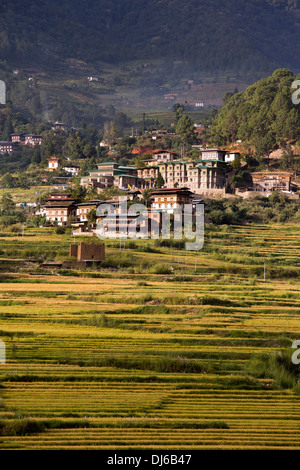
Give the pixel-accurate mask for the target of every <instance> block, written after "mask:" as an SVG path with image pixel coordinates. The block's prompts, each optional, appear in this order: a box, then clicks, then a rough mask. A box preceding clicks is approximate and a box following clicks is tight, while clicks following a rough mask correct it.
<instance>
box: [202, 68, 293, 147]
mask: <svg viewBox="0 0 300 470" xmlns="http://www.w3.org/2000/svg"><path fill="white" fill-rule="evenodd" d="M296 78H297V77H296V76H295V75H294V74H293V73H292V72H291V71H290V70H288V69H279V70H276V71H275V72H273V74H272V75H271V76H270V77H267V78H263V79H261V80H259V81H258V82H256V83H254V84H253V85H251V86H249V87H248V88H247V89H246V91H245V92H239V93H235V94H230V93H228V94H227V96H226V97H225V104H224V106H223V107H222V109H221V111H220V113H219V114H218V115H217V116H216V118H215V119H214V121H213V123H212V126H211V128H210V134H211V139H212V141H214V142H215V143H216V144H218V145H222V144H223V145H226V144H230V143H233V142H235V141H236V140H242V141H244V142H250V143H251V144H254V145H255V148H256V150H257V151H258V152H261V154H264V153H267V152H268V151H270V150H271V149H272V148H273V147H274V146H275V145H276V144H278V143H282V142H284V141H286V140H291V139H298V138H299V136H300V108H299V105H295V104H293V102H292V91H293V90H292V88H291V85H292V83H293V81H294V80H296Z"/></svg>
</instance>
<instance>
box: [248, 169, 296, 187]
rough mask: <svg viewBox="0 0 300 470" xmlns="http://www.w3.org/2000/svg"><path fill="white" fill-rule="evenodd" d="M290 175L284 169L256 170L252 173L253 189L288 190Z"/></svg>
mask: <svg viewBox="0 0 300 470" xmlns="http://www.w3.org/2000/svg"><path fill="white" fill-rule="evenodd" d="M291 179H292V175H291V173H289V172H286V171H257V172H254V173H252V183H253V190H254V191H290V190H291Z"/></svg>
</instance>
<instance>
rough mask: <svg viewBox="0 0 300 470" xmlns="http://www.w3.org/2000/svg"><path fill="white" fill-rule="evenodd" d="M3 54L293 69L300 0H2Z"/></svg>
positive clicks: (28, 59) (38, 60)
mask: <svg viewBox="0 0 300 470" xmlns="http://www.w3.org/2000/svg"><path fill="white" fill-rule="evenodd" d="M1 10H2V11H1V17H0V60H1V59H2V60H7V61H8V63H10V64H20V62H22V63H26V64H28V63H30V65H37V66H41V65H43V66H49V67H51V66H53V65H54V64H57V63H59V62H61V61H62V60H65V59H66V58H67V57H75V58H78V59H82V60H86V61H88V62H89V63H97V61H99V60H104V61H108V62H113V63H118V62H120V61H122V62H123V61H128V60H129V61H132V60H135V59H142V60H151V59H156V58H165V59H166V60H167V61H169V62H168V63H169V64H172V63H173V61H174V60H183V59H185V60H187V61H188V62H189V66H190V67H191V70H194V71H201V70H208V71H210V72H215V71H224V70H229V71H233V72H235V73H236V74H239V75H240V76H245V75H247V74H249V73H250V74H252V76H259V75H262V74H267V73H270V72H272V71H273V70H274V69H275V68H278V67H288V68H291V69H292V70H294V71H298V69H299V63H298V60H297V59H298V58H297V46H298V44H299V42H300V6H299V0H251V1H247V0H226V2H224V1H220V0H206V1H201V0H189V1H188V2H183V1H182V0H85V1H84V2H82V1H78V0H64V1H61V0H51V1H47V0H30V1H28V0H25V1H24V0H6V1H5V2H3V3H2V5H1Z"/></svg>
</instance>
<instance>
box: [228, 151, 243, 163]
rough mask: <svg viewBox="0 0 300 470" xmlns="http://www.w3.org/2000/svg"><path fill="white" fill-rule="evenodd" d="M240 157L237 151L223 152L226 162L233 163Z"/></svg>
mask: <svg viewBox="0 0 300 470" xmlns="http://www.w3.org/2000/svg"><path fill="white" fill-rule="evenodd" d="M239 157H240V153H239V152H229V153H226V154H225V162H226V163H233V162H235V161H236V160H238V159H239Z"/></svg>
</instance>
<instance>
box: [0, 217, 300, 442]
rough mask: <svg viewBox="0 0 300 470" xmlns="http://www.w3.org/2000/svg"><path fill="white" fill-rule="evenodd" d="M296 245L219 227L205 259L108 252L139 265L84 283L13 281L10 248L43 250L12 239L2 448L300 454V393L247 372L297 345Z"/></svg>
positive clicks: (299, 287)
mask: <svg viewBox="0 0 300 470" xmlns="http://www.w3.org/2000/svg"><path fill="white" fill-rule="evenodd" d="M299 234H300V226H247V227H231V228H230V227H222V228H220V227H217V228H211V229H207V233H206V239H205V246H204V249H203V250H202V251H201V252H199V253H197V254H195V253H193V252H186V251H185V250H174V249H170V248H168V247H157V246H156V250H155V249H154V250H153V251H151V250H149V251H148V252H147V251H142V250H141V247H142V246H143V244H144V245H145V244H146V243H148V244H149V243H152V241H151V242H145V241H144V242H137V246H136V247H133V248H128V247H127V248H125V250H124V249H123V250H122V252H120V249H119V247H118V244H117V243H115V244H114V243H108V244H107V256H115V257H116V258H118V257H120V258H121V257H123V258H124V251H125V254H126V255H127V256H128V257H129V258H130V259H131V264H129V265H127V266H120V267H119V268H116V267H114V268H109V267H106V268H101V269H100V271H95V270H94V271H93V270H90V271H88V272H79V273H77V275H76V276H75V275H73V274H74V273H73V274H72V272H71V273H61V274H60V275H58V274H57V273H56V272H53V273H44V274H42V273H41V272H40V271H39V270H34V269H33V268H32V270H31V271H30V269H29V270H28V269H27V270H26V269H25V268H24V269H20V271H19V272H18V271H16V270H15V271H14V272H9V271H8V269H7V264H6V260H7V258H8V257H7V256H6V253H5V250H9V249H11V247H12V246H13V248H14V250H15V253H16V256H15V257H16V258H18V250H20V253H21V250H23V249H24V246H25V247H27V249H31V244H32V243H35V245H36V246H40V247H41V250H42V249H43V246H44V249H46V248H45V247H46V245H47V243H46V241H45V242H44V241H43V239H42V238H41V237H40V236H39V237H38V241H37V242H35V241H34V240H35V238H34V234H33V235H32V237H31V236H28V237H27V238H26V237H25V239H24V240H16V239H13V238H12V237H7V238H5V237H3V250H4V253H3V255H2V263H1V262H0V268H1V273H0V278H1V283H0V339H1V340H2V341H4V342H5V345H6V364H0V385H1V388H0V397H1V398H0V431H1V423H2V424H3V423H4V424H5V425H6V426H8V427H9V425H10V424H11V428H10V431H6V432H4V431H3V432H2V433H0V448H1V449H3V450H4V449H35V450H37V449H41V450H47V449H51V450H57V449H84V450H86V449H97V450H100V449H151V450H152V449H214V450H215V449H297V450H299V449H300V434H299V432H298V431H299V425H300V396H299V395H297V394H296V393H295V392H294V391H293V390H292V389H290V388H288V387H285V388H284V387H283V388H279V387H277V386H275V385H274V383H273V381H272V377H271V376H270V377H264V378H257V377H255V376H253V375H251V374H250V373H249V370H248V369H247V364H248V361H249V360H250V358H252V357H253V356H255V355H257V354H259V353H260V352H266V353H270V354H271V353H272V352H274V351H278V350H280V349H285V348H287V347H289V346H290V345H291V344H292V342H293V341H294V340H296V339H300V322H299V315H300V257H299V253H300V251H299V245H300V237H299ZM70 242H72V240H71V239H70V240H67V238H66V236H65V237H61V238H59V237H57V240H56V241H55V243H56V245H57V249H60V250H63V249H66V250H67V247H68V244H69V243H70ZM43 244H44V245H43ZM151 246H152V247H155V245H154V244H152V245H151ZM66 253H67V251H66ZM195 257H197V258H196V259H195ZM157 263H160V264H161V263H163V264H164V265H165V266H168V267H169V268H170V273H167V274H159V273H157V272H153V269H152V268H153V266H155V265H156V264H157ZM264 273H265V278H264ZM62 274H68V275H62ZM93 276H94V277H93ZM299 367H300V366H299ZM20 422H27V423H28V422H29V423H34V424H35V428H34V427H33V428H31V431H28V432H25V431H24V432H20V431H19V432H17V431H16V430H15V431H14V429H16V428H14V425H15V423H20ZM39 425H40V427H39ZM7 429H8V428H7Z"/></svg>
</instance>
